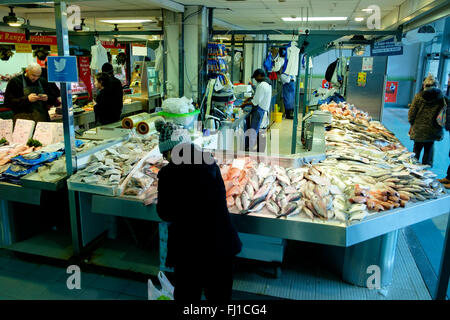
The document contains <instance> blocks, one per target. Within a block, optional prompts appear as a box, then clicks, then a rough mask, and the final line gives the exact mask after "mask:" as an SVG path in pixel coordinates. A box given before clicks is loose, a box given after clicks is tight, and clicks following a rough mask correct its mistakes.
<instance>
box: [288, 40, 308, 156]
mask: <svg viewBox="0 0 450 320" xmlns="http://www.w3.org/2000/svg"><path fill="white" fill-rule="evenodd" d="M298 42H299V43H300V36H298ZM299 55H300V57H299V59H298V73H297V79H296V80H295V104H294V121H293V124H292V144H291V153H292V154H295V153H296V150H297V127H298V108H299V94H300V72H301V70H302V59H301V54H300V53H299ZM304 115H305V113H304V112H303V116H304Z"/></svg>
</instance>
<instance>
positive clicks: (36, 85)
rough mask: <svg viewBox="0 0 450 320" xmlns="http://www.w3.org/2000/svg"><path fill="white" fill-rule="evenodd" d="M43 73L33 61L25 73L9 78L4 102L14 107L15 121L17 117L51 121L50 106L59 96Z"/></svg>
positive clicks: (9, 106)
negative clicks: (50, 86) (42, 75)
mask: <svg viewBox="0 0 450 320" xmlns="http://www.w3.org/2000/svg"><path fill="white" fill-rule="evenodd" d="M41 74H42V68H41V66H40V65H39V64H37V63H32V64H30V65H29V66H28V67H27V69H26V70H25V72H24V73H23V74H21V75H18V76H16V77H14V78H12V79H11V80H9V82H8V85H7V86H6V91H5V102H4V103H5V106H6V107H8V108H11V109H12V111H13V114H14V115H13V120H14V122H15V121H16V120H17V119H27V120H34V121H36V122H48V121H50V116H49V114H48V108H49V107H50V106H52V105H54V104H55V102H56V98H57V97H56V96H55V95H54V93H53V92H52V90H50V88H49V85H48V82H47V80H45V79H43V78H42V77H41Z"/></svg>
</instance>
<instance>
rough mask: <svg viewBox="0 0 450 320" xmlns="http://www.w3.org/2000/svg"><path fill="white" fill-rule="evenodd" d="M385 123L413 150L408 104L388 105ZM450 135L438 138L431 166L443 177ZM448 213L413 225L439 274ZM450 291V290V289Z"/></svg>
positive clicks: (420, 242) (428, 259)
mask: <svg viewBox="0 0 450 320" xmlns="http://www.w3.org/2000/svg"><path fill="white" fill-rule="evenodd" d="M383 124H384V125H385V126H386V127H387V128H388V129H389V130H391V131H392V132H394V133H395V135H396V136H397V137H398V138H399V140H400V141H401V143H402V144H403V145H404V146H406V147H407V148H408V149H409V150H411V151H412V149H413V145H414V142H413V141H412V140H410V139H409V136H408V131H409V127H410V125H409V123H408V109H406V108H385V109H384V115H383ZM449 148H450V135H449V132H447V131H446V132H445V133H444V139H443V140H442V141H437V142H435V146H434V163H433V168H431V170H432V171H433V172H434V173H436V174H437V175H438V176H439V177H440V178H443V177H445V176H446V173H447V168H448V165H449V163H450V159H449V154H448V153H449ZM447 221H448V214H446V215H442V216H439V217H436V218H434V219H431V220H427V221H424V222H422V223H418V224H416V225H413V226H412V227H411V229H412V230H413V231H414V233H415V236H416V237H417V240H418V242H419V245H420V246H421V249H422V250H423V252H424V253H425V255H426V260H427V261H428V263H429V264H430V265H431V268H432V273H433V274H432V276H433V277H435V278H437V275H438V273H439V267H440V263H441V255H442V250H443V245H444V239H445V232H446V229H447ZM449 292H450V290H449Z"/></svg>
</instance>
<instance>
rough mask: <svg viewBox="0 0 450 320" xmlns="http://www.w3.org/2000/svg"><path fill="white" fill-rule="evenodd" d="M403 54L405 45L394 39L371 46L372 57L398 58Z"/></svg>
mask: <svg viewBox="0 0 450 320" xmlns="http://www.w3.org/2000/svg"><path fill="white" fill-rule="evenodd" d="M402 54H403V45H402V44H401V43H400V42H395V41H394V38H391V39H388V40H384V41H380V42H375V43H373V44H372V45H371V46H370V55H371V56H396V55H402Z"/></svg>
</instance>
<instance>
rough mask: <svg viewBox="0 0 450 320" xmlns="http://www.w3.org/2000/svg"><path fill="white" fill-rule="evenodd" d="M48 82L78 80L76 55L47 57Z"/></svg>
mask: <svg viewBox="0 0 450 320" xmlns="http://www.w3.org/2000/svg"><path fill="white" fill-rule="evenodd" d="M47 68H48V70H47V71H48V82H78V68H77V57H72V56H66V57H54V56H48V57H47Z"/></svg>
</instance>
